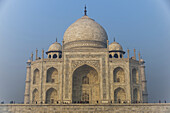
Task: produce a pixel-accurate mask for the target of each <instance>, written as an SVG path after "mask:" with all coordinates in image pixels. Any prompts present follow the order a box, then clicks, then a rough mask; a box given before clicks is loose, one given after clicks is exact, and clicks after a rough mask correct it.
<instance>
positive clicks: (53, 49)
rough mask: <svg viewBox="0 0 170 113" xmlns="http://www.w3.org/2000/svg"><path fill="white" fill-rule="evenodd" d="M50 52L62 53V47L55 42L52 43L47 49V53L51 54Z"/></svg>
mask: <svg viewBox="0 0 170 113" xmlns="http://www.w3.org/2000/svg"><path fill="white" fill-rule="evenodd" d="M52 51H62V47H61V44H60V43H58V42H57V39H56V42H54V43H53V44H52V45H51V46H50V47H49V49H48V52H52Z"/></svg>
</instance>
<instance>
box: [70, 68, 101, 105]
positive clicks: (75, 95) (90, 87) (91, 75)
mask: <svg viewBox="0 0 170 113" xmlns="http://www.w3.org/2000/svg"><path fill="white" fill-rule="evenodd" d="M99 87H100V85H99V77H98V73H97V71H96V70H95V69H94V68H93V67H91V66H88V65H83V66H80V67H79V68H77V69H76V70H75V71H74V73H73V83H72V102H73V103H98V102H99V95H100V94H99V93H100V92H99Z"/></svg>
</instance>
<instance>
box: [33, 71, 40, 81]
mask: <svg viewBox="0 0 170 113" xmlns="http://www.w3.org/2000/svg"><path fill="white" fill-rule="evenodd" d="M39 79H40V71H39V69H35V70H34V74H33V84H38V83H39Z"/></svg>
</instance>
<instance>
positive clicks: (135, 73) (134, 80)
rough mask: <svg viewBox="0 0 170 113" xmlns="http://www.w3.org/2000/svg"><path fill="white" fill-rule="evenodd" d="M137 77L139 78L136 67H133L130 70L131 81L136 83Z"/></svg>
mask: <svg viewBox="0 0 170 113" xmlns="http://www.w3.org/2000/svg"><path fill="white" fill-rule="evenodd" d="M138 79H139V77H138V72H137V70H136V69H133V70H132V82H133V83H138Z"/></svg>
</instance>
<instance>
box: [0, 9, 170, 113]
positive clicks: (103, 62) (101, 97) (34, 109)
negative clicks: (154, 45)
mask: <svg viewBox="0 0 170 113" xmlns="http://www.w3.org/2000/svg"><path fill="white" fill-rule="evenodd" d="M108 39H109V38H108V35H107V33H106V31H105V29H104V28H103V27H102V26H101V25H100V24H98V23H97V22H96V21H95V20H94V19H91V18H90V17H88V16H87V10H86V7H85V9H84V16H82V17H81V18H79V19H78V20H76V21H75V22H74V23H73V24H71V25H70V26H69V27H68V28H67V30H66V31H65V33H64V36H63V40H62V44H60V43H59V42H58V41H57V40H56V41H55V42H54V43H53V44H51V45H50V47H49V49H48V51H44V49H42V52H41V53H42V54H41V55H38V50H37V49H36V53H35V55H33V53H32V54H31V57H30V59H29V60H28V61H27V67H26V70H27V73H26V81H25V94H24V103H23V104H1V105H0V113H170V103H149V102H148V92H147V80H146V75H145V61H144V60H143V59H142V58H141V55H140V53H136V50H135V49H134V50H133V53H134V55H133V56H130V50H129V49H127V50H126V52H125V50H124V49H123V47H122V46H121V44H119V43H118V42H117V41H116V40H115V39H114V41H113V42H110V43H109V40H108ZM45 54H46V56H47V57H45ZM136 54H138V55H136Z"/></svg>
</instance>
